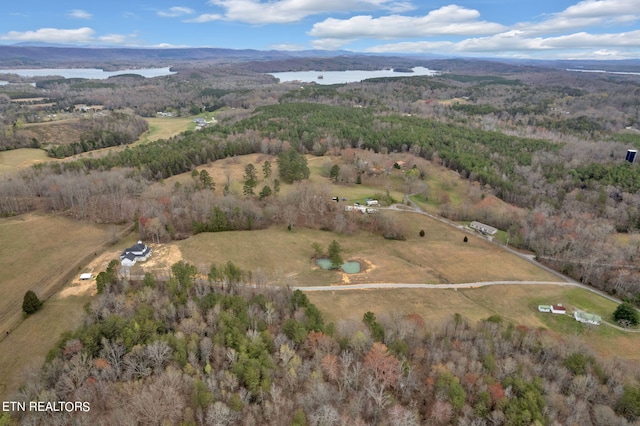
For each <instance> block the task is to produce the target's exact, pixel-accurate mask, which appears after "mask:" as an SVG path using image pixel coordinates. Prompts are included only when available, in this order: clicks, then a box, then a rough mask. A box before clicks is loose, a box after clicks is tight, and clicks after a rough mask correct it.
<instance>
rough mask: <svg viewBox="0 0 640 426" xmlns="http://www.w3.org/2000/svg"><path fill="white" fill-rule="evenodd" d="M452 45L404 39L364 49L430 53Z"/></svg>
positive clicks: (381, 51)
mask: <svg viewBox="0 0 640 426" xmlns="http://www.w3.org/2000/svg"><path fill="white" fill-rule="evenodd" d="M453 45H454V43H453V42H450V41H405V42H400V43H388V44H380V45H377V46H372V47H369V48H367V49H365V51H367V52H371V53H432V52H436V51H445V50H446V49H450V48H451V47H452V46H453Z"/></svg>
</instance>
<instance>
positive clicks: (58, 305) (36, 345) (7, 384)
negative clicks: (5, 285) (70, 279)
mask: <svg viewBox="0 0 640 426" xmlns="http://www.w3.org/2000/svg"><path fill="white" fill-rule="evenodd" d="M90 301H91V297H89V296H87V295H82V296H68V297H63V296H61V295H60V294H56V295H54V296H53V297H51V298H50V299H49V300H48V301H47V303H45V304H44V305H43V307H42V309H41V310H40V311H38V312H37V313H36V314H34V315H32V316H31V317H29V318H27V319H26V320H24V321H23V322H22V323H21V324H20V327H18V328H16V329H15V330H14V331H13V332H11V334H9V335H8V336H6V337H5V338H4V339H3V340H2V341H0V399H2V400H7V399H8V398H9V397H11V396H12V395H15V393H16V392H17V390H18V388H19V386H20V385H21V384H22V383H24V382H25V381H26V380H27V379H28V375H29V373H30V372H32V371H36V370H38V369H39V368H41V367H42V364H43V363H44V359H45V356H46V354H47V352H49V350H51V348H52V347H54V345H55V344H56V343H58V339H60V335H61V334H62V333H64V332H65V331H69V330H74V329H75V328H76V327H77V326H78V325H79V324H80V323H81V321H82V318H83V317H84V314H85V311H84V305H85V304H86V303H88V302H90ZM20 303H22V300H21V301H20Z"/></svg>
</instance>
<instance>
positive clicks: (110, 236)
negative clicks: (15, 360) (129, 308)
mask: <svg viewBox="0 0 640 426" xmlns="http://www.w3.org/2000/svg"><path fill="white" fill-rule="evenodd" d="M121 231H122V227H121V226H115V225H106V226H98V225H92V224H88V223H83V222H78V221H74V220H71V219H68V218H65V217H61V216H54V215H44V214H26V215H21V216H17V217H13V218H6V219H0V241H2V244H1V245H0V270H1V271H2V276H1V277H0V292H1V294H2V299H1V300H0V331H1V332H2V334H5V332H6V331H10V330H12V329H13V328H14V327H15V326H16V324H17V323H18V322H19V321H20V319H21V318H22V298H23V296H24V294H25V292H26V291H28V290H33V291H34V292H35V293H36V294H37V295H38V297H39V298H40V299H41V300H46V299H47V298H49V297H50V296H51V295H52V294H54V293H55V292H56V291H57V290H58V289H60V287H61V286H62V285H63V284H65V283H66V282H67V281H68V280H69V279H71V278H72V277H73V276H74V275H75V274H79V273H80V272H82V268H83V267H84V266H85V265H86V264H87V263H88V262H89V261H90V260H91V259H93V258H94V257H95V256H96V254H97V253H100V252H102V250H104V248H105V246H106V245H107V244H108V243H109V242H110V241H114V240H115V239H116V238H117V237H118V236H119V234H120V232H121ZM87 272H89V271H87ZM97 272H99V271H97Z"/></svg>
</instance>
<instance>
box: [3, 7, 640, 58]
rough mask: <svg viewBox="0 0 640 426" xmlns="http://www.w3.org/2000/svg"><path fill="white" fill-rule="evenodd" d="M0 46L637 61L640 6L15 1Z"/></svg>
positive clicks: (5, 17)
mask: <svg viewBox="0 0 640 426" xmlns="http://www.w3.org/2000/svg"><path fill="white" fill-rule="evenodd" d="M7 3H9V4H4V5H3V6H2V11H1V12H0V44H14V43H21V42H45V43H64V44H77V45H93V46H100V45H104V46H123V47H129V46H130V47H220V48H231V49H258V50H269V49H280V50H302V49H328V50H337V49H343V50H349V51H354V52H372V53H385V54H395V53H428V54H444V55H453V56H475V57H505V58H538V59H543V58H544V59H629V58H633V59H637V58H640V0H583V1H569V0H536V1H517V0H476V1H466V0H459V1H445V0H434V1H425V0H268V1H266V0H184V1H180V0H169V1H167V0H157V1H156V0H154V1H151V0H146V1H143V2H140V1H138V0H129V1H120V0H108V1H100V2H89V1H73V0H59V1H55V2H54V1H51V0H47V1H44V0H28V1H12V2H7Z"/></svg>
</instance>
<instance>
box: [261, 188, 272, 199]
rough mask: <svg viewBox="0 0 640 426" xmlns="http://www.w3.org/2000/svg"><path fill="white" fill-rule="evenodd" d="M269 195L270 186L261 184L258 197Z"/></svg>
mask: <svg viewBox="0 0 640 426" xmlns="http://www.w3.org/2000/svg"><path fill="white" fill-rule="evenodd" d="M269 195H271V187H270V186H269V185H265V186H263V187H262V190H261V191H260V199H261V200H262V199H263V198H266V197H268V196H269Z"/></svg>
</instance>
